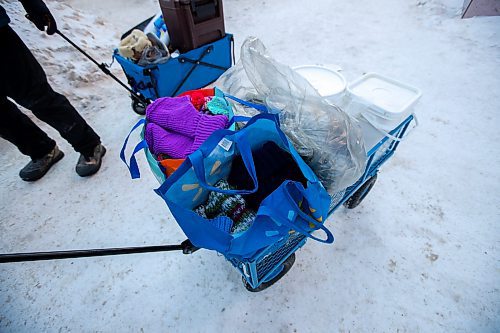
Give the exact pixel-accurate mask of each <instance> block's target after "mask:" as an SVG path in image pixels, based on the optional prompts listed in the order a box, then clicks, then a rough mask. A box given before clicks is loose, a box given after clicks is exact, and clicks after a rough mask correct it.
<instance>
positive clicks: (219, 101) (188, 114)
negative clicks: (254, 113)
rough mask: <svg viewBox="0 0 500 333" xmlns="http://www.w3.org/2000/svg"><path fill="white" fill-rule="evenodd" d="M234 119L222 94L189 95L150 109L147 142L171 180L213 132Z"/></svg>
mask: <svg viewBox="0 0 500 333" xmlns="http://www.w3.org/2000/svg"><path fill="white" fill-rule="evenodd" d="M231 117H232V110H231V106H230V104H229V103H228V102H227V101H226V100H225V99H224V97H223V95H221V93H220V91H217V90H216V89H214V88H212V89H201V90H192V91H186V92H185V93H183V94H181V95H179V96H178V97H163V98H158V99H157V100H155V101H154V102H153V103H152V104H150V105H149V106H148V107H147V109H146V120H147V123H146V126H145V130H144V138H145V140H146V142H147V144H148V147H149V150H150V152H151V153H152V154H153V155H154V156H155V158H156V159H157V161H158V162H159V163H160V164H161V165H162V166H163V167H164V168H165V172H166V175H167V176H169V175H170V174H171V173H172V172H173V171H175V170H176V169H177V168H178V167H179V166H180V164H182V162H183V161H184V159H185V158H186V157H187V156H188V155H189V154H191V153H192V152H194V151H195V150H196V149H198V148H199V147H200V146H201V144H202V143H203V142H204V141H205V140H206V139H207V138H208V137H209V136H210V135H211V134H212V133H213V132H214V131H216V130H219V129H225V128H227V127H228V124H229V119H230V118H231Z"/></svg>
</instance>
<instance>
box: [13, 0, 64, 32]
mask: <svg viewBox="0 0 500 333" xmlns="http://www.w3.org/2000/svg"><path fill="white" fill-rule="evenodd" d="M21 3H22V4H23V7H24V9H25V10H26V13H28V14H27V15H26V17H27V18H28V20H30V21H31V22H33V23H34V24H35V26H36V27H37V28H38V29H39V30H40V31H44V30H45V27H47V31H46V32H47V34H49V35H53V34H54V33H55V32H56V31H57V24H56V20H55V19H54V16H52V14H51V13H50V10H49V9H48V8H47V6H46V5H45V3H44V2H43V1H42V0H21Z"/></svg>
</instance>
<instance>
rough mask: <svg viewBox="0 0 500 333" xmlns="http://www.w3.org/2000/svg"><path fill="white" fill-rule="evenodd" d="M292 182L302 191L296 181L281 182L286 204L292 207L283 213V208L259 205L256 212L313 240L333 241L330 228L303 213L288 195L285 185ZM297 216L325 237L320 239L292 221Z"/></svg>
mask: <svg viewBox="0 0 500 333" xmlns="http://www.w3.org/2000/svg"><path fill="white" fill-rule="evenodd" d="M292 184H293V186H296V188H297V189H298V190H299V191H300V192H301V193H303V192H304V189H303V188H302V186H297V185H296V183H295V182H293V181H286V182H285V183H283V185H282V192H283V194H284V198H285V199H286V200H287V201H288V204H289V205H290V206H291V208H292V209H291V210H289V211H288V213H286V214H283V213H284V212H283V209H282V208H281V209H280V208H279V207H276V206H269V205H261V207H260V208H259V211H258V213H257V214H259V215H265V216H267V217H269V218H270V219H272V220H274V221H276V222H278V223H281V224H283V225H286V226H288V227H290V229H293V230H295V231H297V232H299V233H300V234H302V235H304V236H306V237H308V238H311V239H314V240H315V241H318V242H321V243H327V244H331V243H333V241H334V237H333V234H332V232H331V231H330V230H328V228H327V227H325V224H324V223H321V222H318V221H316V220H315V219H314V218H312V217H311V216H309V215H307V214H306V213H304V212H303V211H302V210H301V209H300V207H299V206H298V204H297V203H296V202H295V200H293V198H292V196H291V195H290V193H289V191H288V189H287V187H288V186H289V185H292ZM304 197H305V196H304ZM299 217H300V218H302V219H303V220H305V222H307V223H312V224H313V225H314V226H316V227H317V228H318V229H321V230H323V231H324V232H325V234H326V239H321V238H319V237H316V236H313V235H312V234H311V232H310V231H309V230H306V229H304V228H302V227H301V226H300V225H299V224H298V223H294V222H295V220H296V219H297V218H299Z"/></svg>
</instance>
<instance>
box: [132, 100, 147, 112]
mask: <svg viewBox="0 0 500 333" xmlns="http://www.w3.org/2000/svg"><path fill="white" fill-rule="evenodd" d="M132 110H134V112H135V113H137V114H140V115H141V116H144V115H145V114H146V105H144V103H141V102H139V101H138V100H137V99H135V98H132Z"/></svg>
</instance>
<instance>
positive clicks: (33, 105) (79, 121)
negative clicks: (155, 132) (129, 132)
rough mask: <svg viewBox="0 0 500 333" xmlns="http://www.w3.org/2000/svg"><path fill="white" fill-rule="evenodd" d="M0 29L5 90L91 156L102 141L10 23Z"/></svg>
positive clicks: (0, 63)
mask: <svg viewBox="0 0 500 333" xmlns="http://www.w3.org/2000/svg"><path fill="white" fill-rule="evenodd" d="M1 30H2V32H1V33H0V36H1V39H2V40H4V42H3V43H4V46H5V47H4V48H5V51H4V52H0V66H1V67H2V68H1V70H0V71H1V74H2V78H0V80H2V81H3V84H2V86H3V87H2V93H3V94H5V95H7V96H9V97H11V98H12V99H14V100H15V101H16V102H17V103H18V104H20V105H22V106H24V107H25V108H27V109H30V110H31V111H32V112H33V114H34V115H35V116H36V117H37V118H39V119H40V120H42V121H44V122H46V123H47V124H49V125H50V126H52V127H53V128H55V129H56V130H57V131H59V133H60V134H61V136H62V137H63V138H65V139H66V140H67V141H68V142H69V143H70V144H71V145H72V146H73V148H74V149H75V150H76V151H77V152H79V153H81V154H83V155H86V156H88V155H91V154H92V152H93V150H94V148H95V147H96V146H97V145H98V144H99V143H100V138H99V136H98V135H97V134H96V133H95V132H94V130H92V128H91V127H90V126H89V125H88V124H87V123H86V122H85V120H84V119H83V118H82V117H81V116H80V114H79V113H78V112H77V111H76V110H75V108H74V107H73V106H72V105H71V104H70V102H69V101H68V99H67V98H66V97H64V96H63V95H61V94H59V93H56V92H55V91H54V90H52V88H51V87H50V85H49V83H48V82H47V78H46V76H45V72H44V71H43V69H42V67H41V66H40V64H39V63H38V61H37V60H36V59H35V57H34V56H33V54H32V53H31V51H30V50H29V49H28V48H27V47H26V45H25V44H24V43H23V42H22V40H21V39H20V38H19V36H17V34H16V33H15V32H14V31H13V30H12V29H11V28H10V27H9V26H7V27H5V28H2V29H1Z"/></svg>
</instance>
